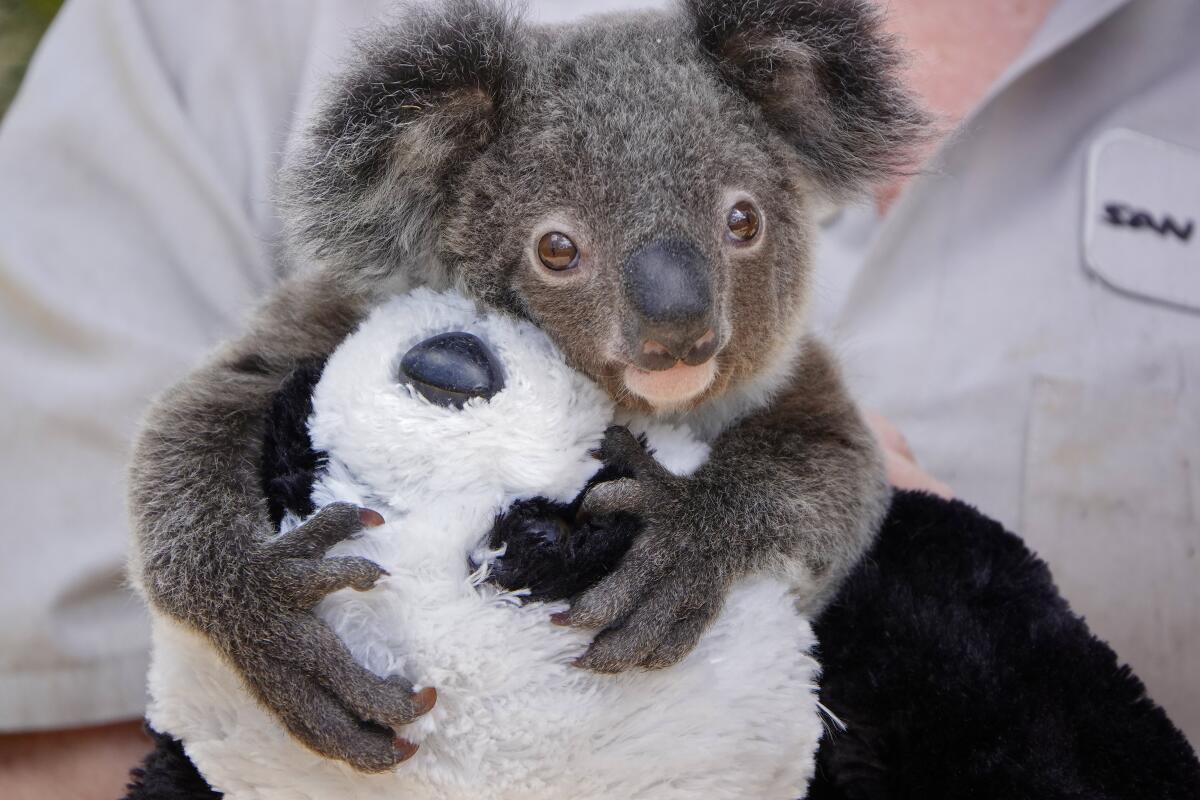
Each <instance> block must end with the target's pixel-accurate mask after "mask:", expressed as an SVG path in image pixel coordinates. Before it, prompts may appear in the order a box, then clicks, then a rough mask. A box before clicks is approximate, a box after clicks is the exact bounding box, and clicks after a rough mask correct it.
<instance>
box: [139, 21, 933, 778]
mask: <svg viewBox="0 0 1200 800" xmlns="http://www.w3.org/2000/svg"><path fill="white" fill-rule="evenodd" d="M900 63H901V62H900V58H899V56H898V54H897V51H896V49H895V48H894V46H893V44H892V43H891V42H890V41H889V40H888V38H887V37H886V36H885V35H883V34H882V32H881V26H880V20H879V17H878V14H877V13H876V12H875V11H874V10H873V8H872V7H871V6H870V5H868V4H867V3H866V2H864V0H682V2H680V3H679V4H678V5H677V6H675V7H674V8H672V9H669V10H666V11H657V12H646V13H640V14H628V15H613V16H601V17H596V18H592V19H588V20H584V21H582V22H580V23H578V24H575V25H570V26H555V27H538V26H535V25H532V24H529V23H527V22H525V21H524V20H523V19H522V17H521V15H520V14H519V13H516V12H514V11H513V10H512V9H511V8H509V7H508V6H505V5H502V4H498V3H492V2H486V1H485V0H448V2H442V3H438V4H436V5H430V6H411V7H403V8H402V10H401V12H400V13H399V15H398V22H396V23H395V24H393V25H391V26H388V27H385V28H383V29H381V30H380V31H379V32H378V33H377V35H374V36H372V37H370V38H369V39H368V40H367V41H365V42H364V43H363V45H362V49H361V53H360V55H359V57H358V59H357V61H356V63H355V65H353V66H351V67H349V68H348V69H347V71H346V72H345V74H343V75H342V76H340V77H339V78H337V79H336V80H335V81H334V82H333V83H332V85H331V87H330V90H329V92H328V95H327V99H326V101H325V104H324V106H323V108H322V109H321V110H320V111H319V112H318V113H317V114H316V116H315V118H314V121H313V122H312V123H311V125H310V127H309V128H308V130H307V134H306V137H305V144H304V146H302V147H300V148H299V149H298V150H297V152H296V153H294V154H293V155H292V157H291V158H290V159H289V163H288V165H287V166H286V167H285V174H284V175H283V177H282V179H281V200H280V213H281V215H282V217H283V220H284V228H285V231H286V236H287V240H288V242H289V252H290V254H291V255H290V258H291V259H292V260H293V261H295V262H296V264H297V269H296V270H295V271H294V273H293V275H292V277H290V278H288V279H287V280H285V282H284V283H282V284H281V285H280V287H279V288H278V290H277V291H276V292H275V293H274V294H273V296H272V297H271V298H269V299H268V300H267V301H266V303H265V305H264V306H263V307H262V308H261V310H260V311H259V312H258V313H257V315H256V317H255V318H254V319H253V321H252V323H251V324H250V326H249V330H248V332H246V333H245V334H244V335H242V336H241V337H239V338H237V339H236V340H234V341H232V342H230V343H229V344H227V345H226V346H224V347H223V348H222V349H221V350H220V351H219V352H218V353H217V354H216V355H214V356H213V357H212V358H211V359H210V360H209V361H208V362H207V363H206V364H204V365H202V366H201V367H200V368H198V369H197V370H196V371H195V372H194V373H193V374H191V375H190V376H188V377H187V378H185V379H184V380H183V381H182V382H181V383H179V384H178V385H177V386H175V387H173V388H172V389H170V390H168V391H167V392H166V393H165V394H164V395H163V396H162V397H161V398H160V399H159V400H158V401H157V402H156V403H155V405H154V406H153V408H152V409H151V411H150V412H149V414H148V416H147V419H146V421H145V423H144V427H143V429H142V431H141V432H140V435H139V437H138V440H137V443H136V446H135V453H134V461H133V466H132V471H131V480H130V487H131V488H130V508H131V514H132V521H133V528H134V532H135V533H134V535H135V545H136V546H135V548H134V550H135V552H134V555H133V557H132V559H131V574H132V575H133V577H134V580H135V583H136V584H137V585H138V586H139V587H140V589H141V591H142V592H143V594H144V596H145V598H146V599H147V601H148V602H149V603H150V604H151V605H152V606H153V608H154V609H155V610H156V611H157V612H158V613H161V614H163V615H166V616H168V617H170V618H172V619H174V620H176V621H177V622H179V623H180V624H182V625H184V626H186V627H188V628H189V629H190V630H193V631H195V632H197V633H198V634H200V635H202V636H205V637H207V639H208V640H210V641H211V642H212V644H213V645H214V646H215V647H216V648H217V650H219V651H220V652H222V653H223V654H224V657H225V658H226V659H227V660H228V662H229V663H230V664H231V665H232V666H233V668H234V669H235V670H236V671H237V673H238V674H240V675H241V677H242V679H243V680H244V681H245V683H246V685H247V687H248V688H249V689H250V691H251V693H252V695H253V696H254V697H255V698H256V699H257V700H258V701H259V702H260V703H261V704H262V706H263V707H264V708H266V709H269V710H270V711H271V712H272V713H273V714H275V715H276V716H277V717H278V719H279V720H280V721H281V722H282V723H283V725H284V726H285V727H286V728H287V730H288V731H289V732H290V733H291V734H292V735H293V736H295V737H296V738H297V739H299V740H300V741H301V742H303V743H304V744H306V745H307V746H308V747H309V748H311V749H312V750H314V751H315V752H317V753H319V754H322V755H324V756H327V757H330V758H333V759H341V760H344V761H346V762H348V763H349V764H350V765H352V766H353V767H355V768H357V769H359V770H363V771H369V772H377V771H385V770H389V769H391V768H393V767H395V765H396V764H398V763H399V762H400V761H402V760H404V759H405V758H407V757H409V756H411V755H412V752H413V748H412V747H411V744H410V743H408V742H407V741H406V740H405V739H404V738H403V737H398V735H397V731H398V730H402V728H403V726H406V725H409V724H410V723H412V722H414V720H417V718H419V717H420V716H422V715H423V714H426V713H428V712H429V711H430V710H431V708H432V707H433V704H434V701H435V699H436V694H435V692H434V688H435V687H426V688H424V689H422V691H420V692H414V691H413V687H412V686H411V685H410V684H408V683H407V682H406V681H404V680H403V679H401V678H399V677H395V676H393V677H390V678H386V679H385V678H381V677H379V676H377V675H376V674H374V673H373V672H371V671H370V670H369V669H367V668H365V667H363V666H362V665H360V664H359V663H357V662H356V661H355V660H354V659H353V658H352V657H351V655H350V653H349V652H348V650H347V648H346V647H345V646H344V645H343V643H342V642H341V641H340V640H339V638H338V637H337V635H336V634H335V633H334V632H333V631H332V630H331V629H330V628H329V627H328V626H327V625H325V624H324V623H322V622H321V621H320V620H319V619H318V618H317V617H315V616H314V615H313V613H312V609H313V607H314V605H315V604H316V603H317V602H318V601H319V600H320V598H321V597H323V596H324V595H325V594H327V593H329V592H332V591H335V590H338V589H342V588H346V587H350V588H355V589H367V588H369V587H370V586H372V585H373V583H374V581H375V580H377V579H378V578H379V577H380V576H381V574H382V573H381V570H380V569H379V568H378V566H377V565H373V564H371V563H370V562H369V561H366V560H364V559H361V558H359V559H350V560H337V559H328V558H324V557H323V553H322V552H321V551H320V550H321V547H323V546H325V545H330V546H332V545H333V544H335V543H337V542H340V541H343V540H345V539H347V538H350V537H353V536H355V535H357V534H359V533H360V532H361V531H362V530H363V527H364V525H366V526H370V525H376V524H378V523H379V519H380V518H379V514H378V513H377V512H376V511H374V510H366V509H357V508H355V507H353V506H352V505H349V504H346V503H335V504H332V505H330V506H329V507H328V508H326V509H324V510H322V511H320V512H319V513H317V514H316V515H315V516H313V517H312V518H311V519H310V520H309V521H307V522H306V523H305V524H304V526H303V527H302V528H301V529H299V530H301V531H303V534H302V537H303V539H304V540H305V541H308V542H310V543H311V544H312V546H311V547H310V548H307V549H305V550H304V552H302V553H297V552H293V551H291V550H289V549H287V548H281V547H280V545H279V544H278V542H276V541H274V540H273V538H272V526H271V523H270V516H269V507H268V503H267V502H266V500H265V498H264V496H263V490H262V488H261V484H260V482H259V480H258V470H259V465H260V460H261V458H262V441H263V426H264V421H263V420H264V414H265V411H266V409H267V408H268V406H269V405H270V402H271V398H272V396H273V395H274V393H275V391H276V390H277V389H278V388H279V386H280V384H281V383H282V381H283V380H284V378H285V377H286V376H287V375H288V374H289V373H290V372H291V371H292V370H293V368H294V367H295V366H296V365H297V364H299V363H302V362H304V361H306V360H310V359H320V358H323V357H326V356H328V354H329V353H330V352H332V351H333V349H334V348H335V347H336V346H337V345H338V343H339V342H341V341H342V340H343V339H345V337H346V336H347V335H348V334H349V333H350V332H351V331H353V330H354V329H355V328H356V326H358V325H359V324H360V323H361V321H362V320H363V319H364V318H365V316H366V315H367V314H368V313H369V312H370V310H371V309H372V308H373V307H375V306H377V305H378V304H379V303H380V302H382V301H384V300H386V299H387V298H388V297H391V296H394V295H395V294H396V293H398V292H403V291H406V290H408V289H410V288H412V287H414V286H428V287H432V288H435V289H439V288H444V287H456V288H458V289H460V290H461V291H463V292H465V293H466V294H467V295H469V296H470V297H471V298H473V299H474V300H475V301H477V302H479V303H481V304H482V305H483V306H485V307H487V308H490V309H493V310H495V311H497V312H500V313H505V314H509V315H512V316H515V317H517V318H520V319H524V320H527V321H529V322H531V323H533V324H534V325H536V326H538V327H539V328H541V329H542V330H543V331H545V333H546V334H547V335H548V336H549V337H550V339H551V340H552V341H553V342H554V343H555V345H556V346H557V347H558V348H559V349H560V350H561V351H562V353H563V354H564V356H565V358H566V359H567V362H568V363H569V364H570V365H571V366H572V367H573V368H575V369H577V370H579V371H580V372H582V373H583V374H585V375H587V376H588V377H590V378H591V379H592V380H594V381H595V382H596V383H597V384H598V385H600V386H602V387H603V388H604V390H605V391H606V392H607V393H608V395H609V396H610V397H611V398H612V399H613V400H614V401H615V402H616V403H617V404H619V406H620V407H621V408H622V409H624V410H625V412H627V413H630V414H650V415H654V416H657V417H659V418H662V419H663V420H666V421H671V420H675V421H681V422H685V423H686V424H687V425H688V426H689V427H690V428H691V429H692V430H694V431H696V432H697V433H698V434H699V435H701V436H702V437H703V438H704V439H705V441H706V442H707V443H708V444H709V445H710V447H711V457H710V458H709V460H708V461H706V462H705V464H704V465H703V466H702V467H700V468H699V469H698V470H696V472H694V473H692V474H691V475H688V476H686V477H684V476H677V475H673V474H669V473H665V472H663V471H652V470H644V471H642V472H640V473H638V474H637V475H636V476H633V477H629V478H626V479H623V480H618V481H611V482H606V483H604V484H602V485H598V486H597V487H595V489H594V490H593V491H592V492H590V493H589V494H588V496H587V497H586V498H585V499H584V501H583V507H582V511H583V512H585V513H590V514H601V513H626V514H630V515H634V516H636V517H637V518H638V519H639V520H640V521H641V530H640V532H639V533H638V535H637V536H636V538H635V540H634V542H633V543H632V544H631V546H630V547H629V549H628V551H627V552H625V553H624V555H623V556H622V557H621V559H620V562H619V564H618V565H617V566H616V568H615V569H614V570H613V571H612V572H611V573H610V574H608V575H606V576H605V577H604V578H603V579H602V580H600V581H599V582H598V583H596V584H595V585H594V586H592V587H591V588H589V589H587V590H586V591H584V592H583V593H581V594H580V595H579V596H577V597H575V598H573V600H572V602H571V605H570V608H569V610H566V611H563V612H561V613H560V614H558V615H556V616H555V617H554V620H553V621H554V622H555V623H557V624H561V625H564V626H567V627H573V628H579V629H582V630H585V631H588V632H589V633H591V634H594V638H593V640H592V643H591V645H590V647H589V649H588V650H587V652H586V653H584V654H583V655H582V656H581V657H580V659H579V665H580V666H582V667H584V668H587V669H590V670H593V671H596V672H599V673H618V672H622V671H625V670H630V669H635V668H637V669H656V668H661V667H665V666H668V665H671V664H674V663H676V662H678V661H679V660H680V659H682V658H683V657H684V656H686V655H687V654H688V653H689V652H690V651H691V650H692V649H693V647H694V646H695V645H696V643H697V642H698V640H699V639H700V636H701V634H702V633H703V632H704V631H705V630H706V629H707V628H708V627H709V625H710V624H711V623H712V621H713V620H714V619H715V617H716V615H717V613H718V612H719V610H720V609H721V607H722V604H723V602H724V598H725V595H726V593H727V591H728V589H729V587H730V586H731V585H732V584H733V583H734V582H735V581H736V580H738V579H739V578H741V577H744V576H747V575H751V574H756V573H757V574H769V575H773V576H775V577H777V578H779V579H781V580H784V581H786V582H787V584H788V585H789V586H791V587H792V590H793V592H794V594H795V598H796V601H797V603H799V605H800V608H801V609H803V610H804V611H805V612H806V613H813V612H816V611H817V610H819V609H820V608H821V606H822V604H823V603H824V602H826V601H827V599H828V598H829V597H830V596H831V594H832V592H833V591H834V589H835V588H836V586H837V584H838V582H839V580H840V579H841V578H842V577H843V576H844V575H845V574H846V573H847V571H848V570H849V568H850V567H851V566H852V565H853V564H854V563H855V561H856V559H857V558H858V557H859V556H860V554H861V553H862V552H863V551H864V549H865V548H866V547H867V545H868V544H869V543H870V542H871V540H872V537H873V536H874V534H875V532H876V530H877V528H878V526H879V524H880V521H881V519H882V516H883V514H884V512H885V509H886V507H887V504H888V500H889V489H888V487H887V484H886V481H885V479H884V472H883V468H882V460H881V458H880V455H879V453H878V451H877V449H876V445H875V444H874V440H873V439H872V437H871V435H870V433H869V431H868V429H867V428H866V426H865V425H864V423H863V421H862V419H861V417H860V415H859V413H858V410H857V409H856V407H855V405H854V403H853V401H852V399H851V398H850V397H849V395H848V393H847V391H846V389H845V387H844V386H843V383H842V380H841V378H840V377H839V372H838V368H837V365H836V364H835V362H834V359H833V358H832V356H831V354H830V353H829V351H828V350H827V349H826V348H825V347H824V346H822V344H820V343H819V342H818V341H817V340H815V339H814V338H813V336H812V335H811V334H810V333H809V332H808V330H807V327H806V321H807V315H806V309H807V305H808V298H809V294H810V289H811V272H812V268H811V250H812V241H813V225H814V223H813V218H814V213H815V209H816V208H817V207H818V204H819V203H820V202H822V201H823V200H824V199H826V198H830V197H834V198H838V197H846V196H849V195H851V194H853V193H855V192H859V191H862V190H864V189H865V188H867V187H868V186H870V185H871V183H872V182H873V181H875V180H877V179H880V178H884V177H886V176H888V175H890V174H893V173H894V172H896V171H897V170H900V169H903V168H904V165H905V164H906V163H907V160H908V157H909V153H910V152H911V151H912V149H913V145H914V143H915V142H916V141H917V140H918V138H919V137H920V135H921V131H922V130H923V127H924V122H925V120H924V117H923V115H922V112H921V111H920V110H919V109H918V108H917V106H916V104H915V103H914V102H913V100H912V98H911V97H910V96H909V95H908V94H907V93H906V92H905V90H904V89H903V87H902V85H901V83H900V81H899V79H898V72H899V67H900Z"/></svg>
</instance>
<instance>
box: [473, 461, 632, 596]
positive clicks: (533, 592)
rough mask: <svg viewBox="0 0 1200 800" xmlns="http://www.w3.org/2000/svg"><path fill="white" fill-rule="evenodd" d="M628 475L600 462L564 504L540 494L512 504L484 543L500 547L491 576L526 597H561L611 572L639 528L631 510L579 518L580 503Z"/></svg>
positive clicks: (500, 583)
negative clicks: (604, 485)
mask: <svg viewBox="0 0 1200 800" xmlns="http://www.w3.org/2000/svg"><path fill="white" fill-rule="evenodd" d="M627 477H629V475H628V473H625V472H623V471H621V470H619V469H617V468H614V467H612V466H605V467H604V468H602V469H601V470H600V471H599V472H597V473H596V475H595V476H593V477H592V479H591V480H590V481H589V482H588V484H587V486H586V487H584V490H583V491H582V492H580V493H579V497H577V498H575V500H574V501H573V502H571V503H569V504H567V503H552V502H550V501H549V500H546V499H544V498H535V499H533V500H524V501H521V502H518V503H514V504H513V505H512V507H511V508H509V510H508V511H507V512H505V513H504V514H503V515H501V516H500V517H499V518H498V519H497V520H496V524H495V526H494V527H493V528H492V534H491V538H490V539H489V542H488V544H489V546H491V547H493V548H496V547H500V546H501V545H503V546H504V555H503V556H501V557H500V558H498V559H497V560H496V561H495V563H494V564H493V567H492V573H491V579H492V581H493V582H495V583H496V584H498V585H500V586H502V587H504V588H505V589H510V590H517V589H528V590H529V595H528V598H529V600H544V601H550V600H566V599H569V598H572V597H574V596H576V595H578V594H580V593H581V592H584V591H586V590H588V589H590V588H591V587H593V586H595V585H596V584H597V583H598V582H599V581H600V579H601V578H603V577H604V576H605V575H607V574H608V573H609V572H611V571H612V570H613V569H614V568H615V567H616V566H617V564H618V563H619V562H620V560H621V556H623V555H625V551H627V550H628V549H629V546H630V545H631V544H633V540H634V538H635V537H636V536H637V534H638V533H639V532H640V531H641V529H642V525H641V522H640V521H639V520H638V519H637V518H636V517H634V516H633V515H631V514H604V515H601V516H596V517H581V516H580V515H579V506H580V505H581V504H582V502H583V498H584V497H585V496H586V495H587V492H588V490H589V489H591V488H592V487H593V486H595V485H596V484H598V483H604V482H606V481H612V480H617V479H619V478H627Z"/></svg>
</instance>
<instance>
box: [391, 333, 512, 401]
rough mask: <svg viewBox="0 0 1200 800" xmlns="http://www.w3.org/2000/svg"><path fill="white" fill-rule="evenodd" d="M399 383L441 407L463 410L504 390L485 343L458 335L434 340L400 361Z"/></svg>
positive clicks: (454, 334)
mask: <svg viewBox="0 0 1200 800" xmlns="http://www.w3.org/2000/svg"><path fill="white" fill-rule="evenodd" d="M399 378H400V382H401V383H405V384H408V385H410V386H412V387H413V389H415V390H416V392H417V394H419V395H421V396H422V397H424V398H425V399H426V400H428V401H429V402H431V403H434V404H436V405H439V406H453V407H454V408H462V407H463V404H464V403H466V402H467V401H468V400H470V399H471V398H473V397H482V398H484V399H485V400H486V399H491V398H492V397H493V396H494V395H495V394H496V393H497V392H499V391H500V390H501V389H503V388H504V377H503V375H501V373H500V364H499V362H498V361H497V360H496V357H495V356H493V355H492V352H491V350H489V349H488V346H487V345H486V344H484V343H483V340H482V339H480V338H479V337H478V336H476V335H474V334H472V333H464V332H462V331H456V332H454V333H442V334H438V335H437V336H432V337H430V338H428V339H426V340H425V341H423V342H421V343H420V344H417V345H415V346H414V347H413V348H412V349H411V350H409V351H408V352H407V353H405V354H404V357H403V358H402V359H400V375H399Z"/></svg>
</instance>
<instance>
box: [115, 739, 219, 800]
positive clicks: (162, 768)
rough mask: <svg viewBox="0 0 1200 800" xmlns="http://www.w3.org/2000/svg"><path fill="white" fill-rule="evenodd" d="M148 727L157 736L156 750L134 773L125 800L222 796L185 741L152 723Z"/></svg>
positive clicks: (216, 799) (207, 799)
mask: <svg viewBox="0 0 1200 800" xmlns="http://www.w3.org/2000/svg"><path fill="white" fill-rule="evenodd" d="M146 731H147V733H149V734H150V735H151V736H152V737H153V738H154V750H152V751H151V752H150V754H149V755H148V756H146V760H145V761H143V762H142V766H140V767H138V768H136V769H134V770H133V771H132V772H131V773H130V778H131V780H130V784H129V787H128V788H129V794H127V795H125V800H221V795H220V794H219V793H217V792H215V791H213V790H212V789H211V788H210V787H209V785H208V784H207V783H205V781H204V778H202V777H200V772H199V771H198V770H197V769H196V766H195V765H194V764H192V762H191V761H190V760H189V759H188V757H187V755H186V754H185V753H184V752H183V745H181V744H180V743H179V742H178V741H177V740H175V739H172V738H171V737H170V736H166V735H164V734H161V733H158V732H157V731H154V730H153V729H151V728H150V727H149V726H147V727H146Z"/></svg>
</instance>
